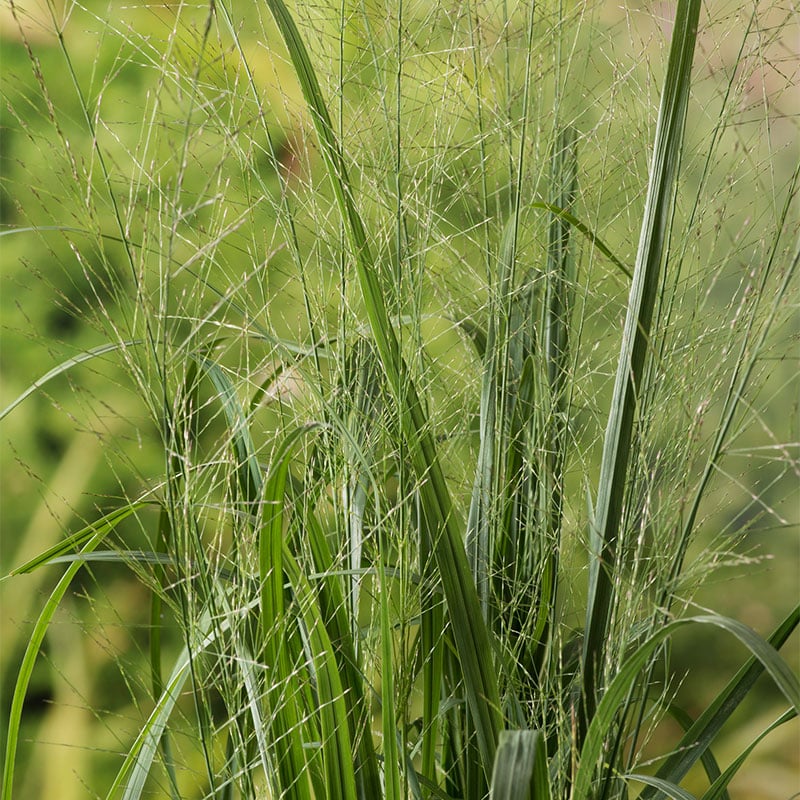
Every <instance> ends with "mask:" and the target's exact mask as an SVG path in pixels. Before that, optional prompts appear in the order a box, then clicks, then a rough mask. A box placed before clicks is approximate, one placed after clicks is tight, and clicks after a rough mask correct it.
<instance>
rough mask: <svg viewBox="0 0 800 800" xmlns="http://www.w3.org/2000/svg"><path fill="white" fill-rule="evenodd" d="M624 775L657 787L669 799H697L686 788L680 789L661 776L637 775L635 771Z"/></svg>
mask: <svg viewBox="0 0 800 800" xmlns="http://www.w3.org/2000/svg"><path fill="white" fill-rule="evenodd" d="M626 777H628V778H630V779H631V780H634V781H639V783H644V784H646V785H647V786H652V787H653V788H654V789H658V790H659V791H660V792H661V793H662V794H664V795H666V796H667V797H669V798H671V800H697V798H696V797H695V796H694V795H693V794H691V793H690V792H687V791H686V789H681V787H680V786H676V785H675V784H674V783H670V782H669V781H665V780H664V779H663V778H654V777H653V776H652V775H639V774H637V773H632V774H630V775H627V776H626Z"/></svg>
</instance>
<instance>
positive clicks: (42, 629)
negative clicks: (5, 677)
mask: <svg viewBox="0 0 800 800" xmlns="http://www.w3.org/2000/svg"><path fill="white" fill-rule="evenodd" d="M141 505H143V504H136V503H134V504H132V505H130V506H127V507H125V508H124V509H119V510H118V511H116V512H114V513H112V514H107V515H106V516H105V517H103V518H102V519H101V520H98V521H97V522H95V523H94V524H93V525H90V526H88V527H87V528H85V529H84V531H82V532H81V533H80V534H76V535H75V537H79V541H81V542H82V543H83V544H82V547H81V554H83V555H86V554H89V553H91V552H92V550H94V549H95V548H96V547H97V546H98V545H99V544H100V543H101V542H102V541H103V539H105V537H106V536H107V535H108V534H109V533H110V532H111V530H112V529H113V528H114V526H115V525H116V524H117V523H118V522H120V521H122V520H123V519H125V518H126V517H129V516H130V515H131V514H134V513H135V512H136V511H137V510H138V508H140V507H141ZM87 532H89V533H88V540H87V539H86V535H85V534H86V533H87ZM75 537H70V539H75ZM76 540H77V539H76ZM68 541H70V540H68ZM59 547H63V544H62V545H61V546H59ZM73 547H75V543H74V541H70V544H69V548H70V549H72V548H73ZM51 549H52V548H51ZM49 552H50V551H47V553H49ZM47 560H50V559H49V558H48V559H46V560H42V557H39V558H36V559H33V560H32V561H29V562H28V563H27V564H25V565H24V566H23V567H20V569H19V570H17V572H30V571H31V570H33V569H36V568H37V567H39V566H42V564H44V563H46V561H47ZM82 566H83V562H82V561H75V562H74V563H73V564H70V566H69V567H67V569H66V571H65V572H64V574H63V575H62V577H61V579H60V580H59V582H58V583H57V584H56V587H55V589H53V591H52V592H51V594H50V597H49V598H48V599H47V603H45V606H44V608H43V609H42V613H41V614H40V615H39V618H38V619H37V620H36V625H34V628H33V631H32V632H31V635H30V639H29V641H28V646H27V647H26V649H25V654H24V655H23V657H22V663H21V664H20V667H19V671H18V673H17V681H16V684H15V685H14V694H13V696H12V698H11V708H10V710H9V714H8V728H7V733H6V736H7V738H6V754H5V763H4V764H3V784H2V786H3V791H2V796H3V797H7V798H11V796H12V795H11V793H12V789H13V785H14V764H15V761H16V754H17V744H18V742H19V729H20V723H21V721H22V707H23V704H24V703H25V695H26V693H27V691H28V684H29V683H30V679H31V675H32V674H33V667H34V664H35V663H36V659H37V657H38V655H39V649H40V648H41V646H42V642H43V641H44V637H45V634H46V633H47V630H48V628H49V627H50V622H51V621H52V619H53V615H54V614H55V612H56V609H57V608H58V606H59V603H61V599H62V598H63V597H64V594H65V592H66V591H67V589H68V588H69V586H70V584H71V583H72V579H73V578H74V577H75V575H76V574H77V572H78V570H79V569H80V568H81V567H82Z"/></svg>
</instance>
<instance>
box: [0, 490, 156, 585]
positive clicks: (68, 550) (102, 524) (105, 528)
mask: <svg viewBox="0 0 800 800" xmlns="http://www.w3.org/2000/svg"><path fill="white" fill-rule="evenodd" d="M148 505H152V503H150V502H149V501H146V500H140V501H137V502H135V503H131V504H130V505H127V506H125V507H124V508H118V509H116V510H114V511H111V512H109V513H108V514H106V515H105V516H104V517H101V518H100V519H99V520H96V521H95V522H93V523H92V524H91V525H87V526H86V527H85V528H83V529H81V530H79V531H78V532H77V533H73V534H71V535H70V536H67V538H66V539H64V540H63V541H62V542H59V543H58V544H55V545H53V546H52V547H49V548H48V549H47V550H45V551H44V552H42V553H40V554H39V555H38V556H36V558H32V559H31V560H30V561H26V562H25V563H24V564H22V565H21V566H19V567H17V568H16V569H13V570H11V572H10V573H9V575H8V576H6V577H11V576H12V575H22V574H24V573H26V572H33V571H34V570H35V569H39V567H43V566H45V565H46V564H49V563H51V562H53V561H55V560H56V559H59V558H62V557H65V556H67V555H73V556H74V555H75V551H76V550H77V549H78V548H79V547H83V546H84V545H85V544H86V543H87V542H89V541H91V540H93V538H94V537H95V536H97V535H98V534H102V535H101V537H100V539H99V540H98V541H97V543H96V544H95V545H94V547H92V550H94V549H95V547H97V546H98V545H99V544H100V542H102V541H103V539H104V538H105V537H106V535H107V534H109V533H111V531H112V530H113V529H114V528H115V527H116V525H117V524H118V523H120V522H122V520H124V519H126V518H127V517H129V516H131V514H135V513H136V512H137V511H138V510H139V509H141V508H144V507H145V506H148ZM89 552H91V551H86V550H82V551H81V553H80V555H77V556H76V558H78V559H80V557H81V556H83V555H87V556H88V554H89ZM4 580H5V578H4Z"/></svg>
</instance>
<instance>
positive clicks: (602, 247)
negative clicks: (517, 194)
mask: <svg viewBox="0 0 800 800" xmlns="http://www.w3.org/2000/svg"><path fill="white" fill-rule="evenodd" d="M531 208H540V209H542V210H543V211H549V212H550V213H551V214H553V215H554V216H556V217H558V218H559V219H562V220H564V222H568V223H569V224H570V225H571V226H572V227H573V228H575V230H576V231H578V233H580V234H582V235H583V236H584V237H586V239H588V240H589V241H590V242H591V243H592V244H593V245H594V246H595V247H596V248H597V249H598V250H599V251H600V252H601V253H602V254H603V255H604V256H605V257H606V258H607V259H608V260H609V261H610V262H611V263H612V264H613V265H614V266H615V267H616V268H617V269H618V270H619V271H620V272H621V273H622V274H623V275H624V276H625V277H626V278H627V279H628V280H632V279H633V274H632V273H631V271H630V270H629V269H628V268H627V267H626V266H625V264H623V263H622V261H620V260H619V259H618V258H617V257H616V256H615V255H614V253H613V251H612V250H611V248H610V247H609V246H608V245H607V244H605V242H603V240H602V239H601V238H600V237H599V236H598V235H597V234H596V233H595V232H594V231H593V230H592V229H591V228H590V227H589V226H588V225H587V224H586V223H585V222H582V221H581V220H580V219H578V218H577V217H576V216H575V215H574V214H572V213H571V212H570V211H569V210H567V209H565V208H562V207H561V206H559V205H556V204H555V203H545V202H543V201H541V200H537V201H535V202H533V203H531Z"/></svg>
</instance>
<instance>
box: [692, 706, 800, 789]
mask: <svg viewBox="0 0 800 800" xmlns="http://www.w3.org/2000/svg"><path fill="white" fill-rule="evenodd" d="M796 716H797V711H795V710H794V709H790V710H789V711H786V712H784V713H783V714H781V715H780V717H778V719H776V720H775V721H774V722H773V723H771V724H770V725H769V726H767V728H765V729H764V730H763V731H761V733H759V734H758V736H756V738H755V739H753V741H752V742H750V744H748V745H747V747H745V749H744V750H742V752H741V753H740V754H739V755H738V756H737V757H736V758H735V759H734V760H733V761H732V762H731V764H730V766H728V768H727V769H726V770H725V772H723V773H722V774H721V775H720V776H719V777H718V778H717V779H716V780H715V781H714V782H713V783H712V784H711V786H710V787H709V788H708V790H707V791H706V793H705V794H704V795H703V796H702V798H701V800H723V798H726V797H727V796H728V792H727V791H726V789H727V786H728V784H729V783H730V782H731V780H733V778H734V776H735V775H736V773H737V772H738V771H739V768H740V767H741V766H742V764H744V763H745V761H747V759H748V758H749V756H750V753H752V752H753V750H754V749H755V747H756V745H757V744H759V742H761V740H762V739H764V738H766V737H767V736H768V735H769V734H770V733H772V731H774V730H775V729H776V728H778V727H780V726H781V725H783V724H784V723H786V722H789V721H790V720H793V719H794V718H795V717H796Z"/></svg>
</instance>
